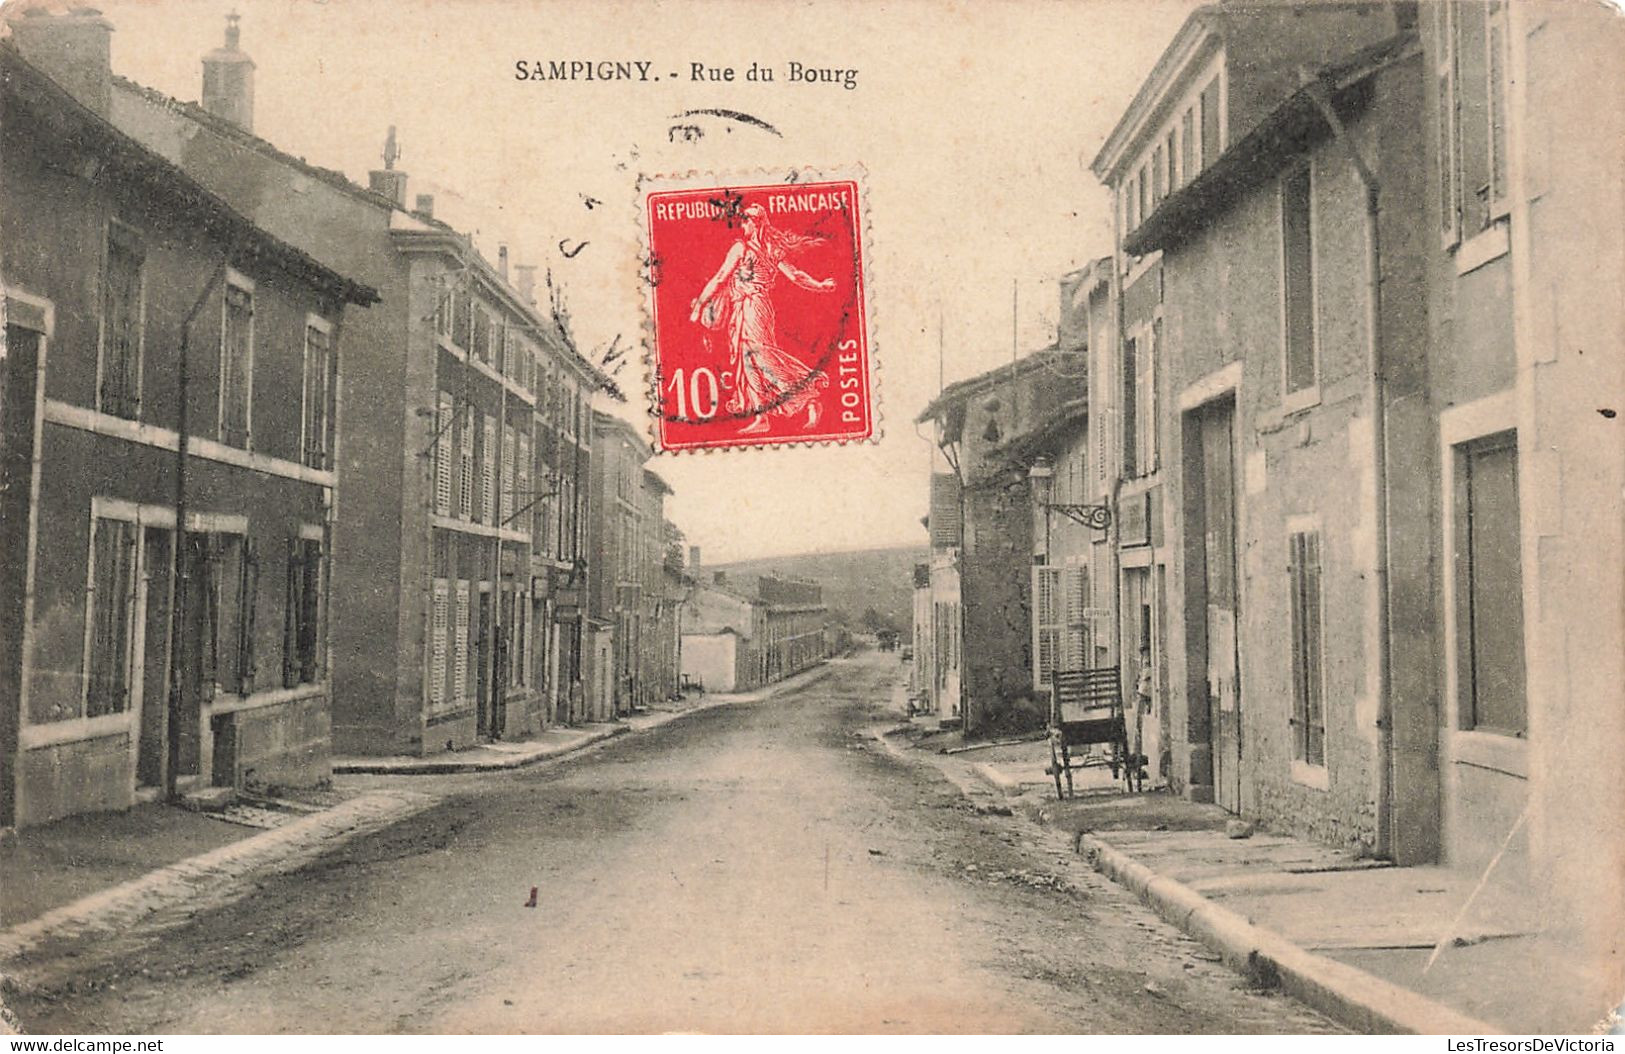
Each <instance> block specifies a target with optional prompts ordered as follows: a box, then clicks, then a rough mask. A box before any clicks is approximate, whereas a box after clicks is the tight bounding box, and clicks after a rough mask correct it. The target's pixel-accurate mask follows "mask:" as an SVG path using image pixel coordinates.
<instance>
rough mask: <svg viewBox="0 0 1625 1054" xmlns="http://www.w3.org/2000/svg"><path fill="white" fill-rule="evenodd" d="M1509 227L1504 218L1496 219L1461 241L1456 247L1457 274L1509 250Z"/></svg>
mask: <svg viewBox="0 0 1625 1054" xmlns="http://www.w3.org/2000/svg"><path fill="white" fill-rule="evenodd" d="M1510 227H1511V225H1510V224H1509V223H1508V222H1507V221H1506V220H1504V219H1503V220H1497V221H1496V222H1494V223H1492V224H1490V226H1488V227H1486V228H1485V229H1484V230H1482V231H1479V232H1478V233H1477V234H1475V235H1473V236H1472V237H1471V238H1468V239H1467V240H1466V241H1464V242H1462V243H1461V245H1460V246H1459V247H1458V248H1457V249H1456V274H1457V276H1458V277H1459V276H1461V275H1464V274H1467V273H1469V272H1471V271H1476V270H1478V269H1479V268H1480V267H1483V266H1484V265H1485V264H1487V263H1489V262H1490V261H1491V260H1498V259H1500V258H1501V257H1503V256H1505V255H1506V254H1507V253H1508V252H1509V251H1511V249H1512V235H1511V229H1510Z"/></svg>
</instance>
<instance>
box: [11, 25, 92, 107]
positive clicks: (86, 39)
mask: <svg viewBox="0 0 1625 1054" xmlns="http://www.w3.org/2000/svg"><path fill="white" fill-rule="evenodd" d="M7 24H8V25H9V26H10V27H11V39H12V40H13V41H14V42H15V43H16V45H17V50H18V51H20V52H22V56H23V58H25V59H27V60H28V61H29V63H30V64H32V65H34V66H37V67H39V69H40V71H41V72H43V73H45V74H46V76H48V77H50V78H51V79H52V80H54V81H56V82H57V83H58V84H60V85H61V86H62V87H63V88H64V89H65V90H66V91H67V92H68V93H69V94H70V95H72V96H73V97H74V98H75V99H78V100H79V101H80V102H81V103H83V104H84V105H85V106H87V107H88V108H90V109H92V110H94V111H96V112H97V113H99V114H101V115H102V116H103V117H106V116H107V115H108V113H109V111H111V109H112V106H113V68H112V52H113V23H111V22H109V21H108V20H107V19H105V18H103V17H102V13H101V12H100V11H98V10H96V9H95V8H94V7H76V8H74V9H73V10H72V11H69V12H68V13H67V14H65V15H53V14H51V13H50V12H48V11H46V10H45V9H44V8H39V7H35V8H30V9H28V10H26V11H24V12H22V13H21V14H20V15H19V16H17V17H15V18H12V19H10V20H9V21H8V23H7Z"/></svg>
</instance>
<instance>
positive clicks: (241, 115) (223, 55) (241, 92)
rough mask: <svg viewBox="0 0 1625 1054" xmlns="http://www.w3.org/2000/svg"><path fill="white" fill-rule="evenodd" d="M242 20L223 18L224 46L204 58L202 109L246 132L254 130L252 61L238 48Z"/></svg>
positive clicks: (231, 15)
mask: <svg viewBox="0 0 1625 1054" xmlns="http://www.w3.org/2000/svg"><path fill="white" fill-rule="evenodd" d="M240 20H241V16H240V15H238V14H237V12H235V11H233V12H232V13H231V14H229V15H227V16H226V45H225V47H220V48H215V49H214V50H213V51H211V52H209V53H208V54H207V55H205V56H203V108H204V109H205V110H208V111H209V112H210V113H212V114H214V115H215V116H216V117H220V118H224V119H225V120H227V121H230V122H231V123H232V124H234V125H236V126H237V127H239V128H241V129H242V130H243V131H245V132H252V131H253V130H254V60H253V59H251V58H249V57H248V56H247V55H245V54H244V53H243V50H242V49H241V48H239V47H238V46H237V43H238V39H239V37H240V35H241V30H240V29H239V28H238V25H237V23H238V22H239V21H240Z"/></svg>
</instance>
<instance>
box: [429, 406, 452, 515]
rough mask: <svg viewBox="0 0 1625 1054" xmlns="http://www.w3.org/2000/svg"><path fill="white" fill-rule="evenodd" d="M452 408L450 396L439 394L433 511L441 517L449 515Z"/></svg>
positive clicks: (436, 413)
mask: <svg viewBox="0 0 1625 1054" xmlns="http://www.w3.org/2000/svg"><path fill="white" fill-rule="evenodd" d="M454 406H455V403H454V402H453V401H452V397H451V395H450V394H448V393H446V392H441V393H440V402H439V406H438V407H437V409H436V411H435V420H434V428H435V438H434V511H435V512H437V513H439V514H440V515H441V516H450V515H451V458H452V453H451V446H452V422H453V421H454V420H455V419H456V415H455V410H454Z"/></svg>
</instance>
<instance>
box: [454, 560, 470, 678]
mask: <svg viewBox="0 0 1625 1054" xmlns="http://www.w3.org/2000/svg"><path fill="white" fill-rule="evenodd" d="M452 618H453V620H454V621H453V622H452V640H453V642H454V643H453V647H452V690H453V693H454V698H455V699H456V701H457V704H458V705H459V706H461V705H463V704H464V703H466V702H468V697H469V677H470V674H472V672H473V670H472V668H471V667H472V664H471V663H470V662H469V661H468V582H467V581H466V580H464V581H459V582H458V583H457V606H456V608H455V609H454V610H453V613H452Z"/></svg>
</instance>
